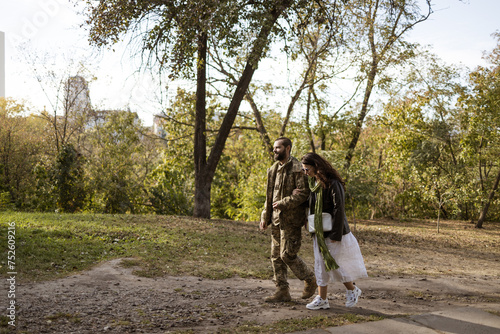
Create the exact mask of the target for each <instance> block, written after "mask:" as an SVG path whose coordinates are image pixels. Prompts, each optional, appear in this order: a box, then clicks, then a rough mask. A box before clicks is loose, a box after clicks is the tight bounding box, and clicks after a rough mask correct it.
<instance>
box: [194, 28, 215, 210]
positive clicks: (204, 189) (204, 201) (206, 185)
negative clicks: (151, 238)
mask: <svg viewBox="0 0 500 334" xmlns="http://www.w3.org/2000/svg"><path fill="white" fill-rule="evenodd" d="M197 64H198V65H197V73H196V117H195V123H194V179H195V181H194V183H195V192H194V211H193V215H194V216H195V217H210V190H211V185H212V182H208V179H207V137H206V126H207V123H206V117H207V111H206V103H205V100H206V91H205V90H206V88H205V83H206V74H207V73H206V71H207V34H206V33H202V34H201V35H200V37H199V40H198V61H197Z"/></svg>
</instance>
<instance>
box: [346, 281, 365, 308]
mask: <svg viewBox="0 0 500 334" xmlns="http://www.w3.org/2000/svg"><path fill="white" fill-rule="evenodd" d="M345 296H346V298H347V301H346V302H345V306H347V307H353V306H354V305H356V304H357V303H358V298H359V296H361V289H360V288H358V287H357V286H355V287H354V290H347V292H346V294H345Z"/></svg>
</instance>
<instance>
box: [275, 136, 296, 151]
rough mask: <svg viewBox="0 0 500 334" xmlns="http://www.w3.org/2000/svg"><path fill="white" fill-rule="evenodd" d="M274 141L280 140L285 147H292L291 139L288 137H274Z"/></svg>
mask: <svg viewBox="0 0 500 334" xmlns="http://www.w3.org/2000/svg"><path fill="white" fill-rule="evenodd" d="M275 141H279V142H281V143H282V144H283V146H285V147H287V146H290V149H292V141H291V140H290V138H287V137H280V138H278V139H276V140H275Z"/></svg>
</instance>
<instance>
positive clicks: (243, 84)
mask: <svg viewBox="0 0 500 334" xmlns="http://www.w3.org/2000/svg"><path fill="white" fill-rule="evenodd" d="M290 4H291V0H283V1H279V2H278V4H277V5H276V6H275V7H273V9H272V10H271V11H270V12H269V15H266V19H265V21H264V23H263V24H262V28H261V30H260V32H259V34H258V36H257V38H256V40H255V42H254V44H253V47H252V50H251V52H250V54H249V56H248V60H247V64H246V66H245V69H244V70H243V73H242V75H241V77H240V80H239V81H238V85H237V86H236V90H235V92H234V94H233V98H232V99H231V103H230V104H229V107H228V110H227V113H226V115H225V116H224V119H223V120H222V124H221V126H220V129H219V132H218V133H217V137H216V138H215V142H214V145H213V146H212V150H211V151H210V155H209V157H208V160H206V163H205V164H203V162H204V161H205V160H204V159H205V158H204V157H206V155H204V157H203V158H201V157H200V158H198V160H196V163H198V162H202V166H200V167H201V168H202V170H199V171H198V172H196V173H195V207H194V212H193V215H194V216H195V217H201V218H210V189H211V185H212V181H213V178H214V175H215V169H216V168H217V164H218V163H219V161H220V158H221V156H222V152H223V150H224V146H225V144H226V140H227V138H228V136H229V133H230V132H231V127H232V126H233V124H234V120H235V119H236V115H237V114H238V110H239V108H240V104H241V101H242V100H243V98H244V97H245V94H246V92H247V89H248V86H249V85H250V81H251V80H252V76H253V74H254V73H255V70H256V69H257V65H258V63H259V61H260V59H261V58H262V55H263V54H264V48H265V47H266V46H267V45H268V37H269V34H270V33H271V30H272V28H273V27H274V25H275V23H276V21H277V20H278V17H280V16H281V14H282V13H283V11H284V10H285V9H286V8H288V7H289V6H290ZM205 52H206V50H205ZM205 58H206V56H205ZM203 65H205V64H203ZM198 71H200V70H199V69H198ZM204 73H205V72H204ZM198 75H200V73H199V72H198ZM204 79H205V78H204V77H203V82H199V81H198V85H201V84H203V87H204V86H205V82H206V80H204ZM198 80H199V79H198ZM197 95H198V91H197ZM197 103H198V100H197ZM203 110H204V109H203ZM197 112H198V106H197ZM197 117H198V115H197ZM203 137H205V133H203ZM205 143H206V139H205ZM199 149H200V150H201V149H202V148H201V147H200V148H199ZM199 153H201V152H199Z"/></svg>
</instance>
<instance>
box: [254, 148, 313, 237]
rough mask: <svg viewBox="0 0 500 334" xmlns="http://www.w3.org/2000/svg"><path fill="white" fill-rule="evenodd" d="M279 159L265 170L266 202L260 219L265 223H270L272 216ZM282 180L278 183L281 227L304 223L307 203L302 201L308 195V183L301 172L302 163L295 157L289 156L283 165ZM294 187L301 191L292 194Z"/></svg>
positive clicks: (298, 225)
mask: <svg viewBox="0 0 500 334" xmlns="http://www.w3.org/2000/svg"><path fill="white" fill-rule="evenodd" d="M278 167H279V161H277V162H276V163H275V164H274V165H272V166H271V167H270V168H269V169H268V170H267V188H266V203H265V206H264V210H263V211H262V215H261V221H263V222H265V223H266V225H269V224H271V223H272V217H273V191H274V186H275V182H276V175H277V174H278ZM283 168H284V169H283V173H284V174H285V175H284V177H283V182H282V183H281V184H280V192H281V200H280V201H278V202H279V204H280V210H278V213H279V223H280V224H282V228H284V227H285V226H289V225H291V226H297V227H300V226H302V225H304V223H305V221H306V208H307V203H305V205H304V202H305V201H306V200H307V198H308V197H309V193H310V190H309V185H308V183H307V176H306V175H305V174H304V173H302V164H301V163H300V161H298V160H297V159H296V158H294V157H291V158H290V160H289V161H288V162H287V163H285V165H284V166H283ZM294 189H301V190H302V191H301V192H300V193H299V194H297V195H292V192H293V190H294Z"/></svg>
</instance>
